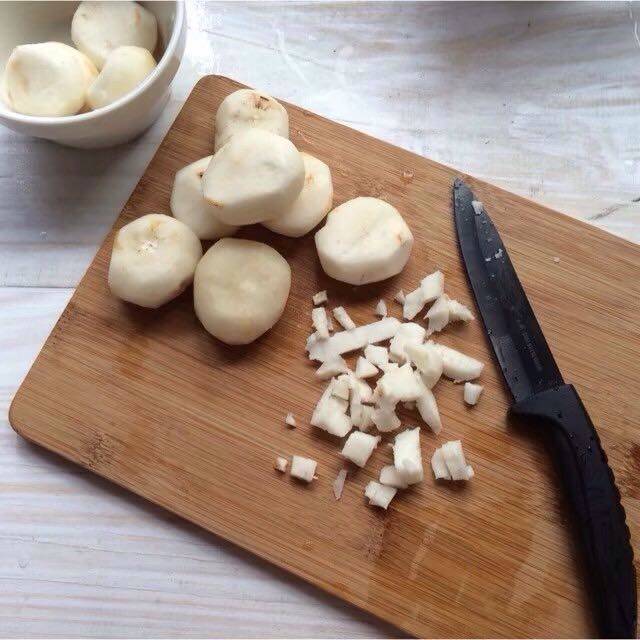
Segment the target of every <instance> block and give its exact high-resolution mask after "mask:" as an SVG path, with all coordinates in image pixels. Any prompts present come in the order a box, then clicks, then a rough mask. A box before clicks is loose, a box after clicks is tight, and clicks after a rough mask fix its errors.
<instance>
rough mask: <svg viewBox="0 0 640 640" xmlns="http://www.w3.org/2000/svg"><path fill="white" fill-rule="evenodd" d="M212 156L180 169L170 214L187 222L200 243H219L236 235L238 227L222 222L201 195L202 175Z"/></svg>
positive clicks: (175, 183) (177, 174)
mask: <svg viewBox="0 0 640 640" xmlns="http://www.w3.org/2000/svg"><path fill="white" fill-rule="evenodd" d="M212 157H213V156H207V157H206V158H201V159H200V160H196V161H195V162H192V163H191V164H190V165H187V166H186V167H184V168H183V169H180V171H178V172H177V173H176V177H175V179H174V181H173V191H172V192H171V213H173V215H174V217H175V218H177V219H178V220H180V221H181V222H184V223H185V224H186V225H187V226H188V227H190V228H191V229H192V231H193V232H194V233H195V234H196V235H197V236H198V238H200V239H201V240H216V239H218V238H224V237H226V236H231V235H233V234H234V233H235V232H236V231H237V229H238V227H231V226H229V225H227V224H224V223H223V222H220V221H219V220H218V219H217V218H216V217H215V215H214V211H215V207H213V206H212V205H210V204H209V203H208V202H207V201H206V200H205V199H204V196H203V195H202V174H203V173H204V172H205V170H206V168H207V167H208V166H209V162H210V161H211V158H212Z"/></svg>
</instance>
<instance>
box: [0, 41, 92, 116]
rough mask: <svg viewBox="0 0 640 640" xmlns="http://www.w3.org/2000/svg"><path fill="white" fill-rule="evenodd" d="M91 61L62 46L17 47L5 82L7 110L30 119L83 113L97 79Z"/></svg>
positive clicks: (4, 90) (71, 48)
mask: <svg viewBox="0 0 640 640" xmlns="http://www.w3.org/2000/svg"><path fill="white" fill-rule="evenodd" d="M97 73H98V72H97V70H96V68H95V67H94V65H93V63H92V62H91V60H89V59H88V58H87V57H86V56H85V55H84V54H82V53H80V52H79V51H76V49H74V48H73V47H70V46H68V45H66V44H62V43H61V42H41V43H39V44H24V45H21V46H19V47H16V48H15V49H14V50H13V51H12V52H11V56H9V60H8V61H7V65H6V68H5V73H4V78H3V84H4V87H3V98H4V100H5V102H7V106H9V107H10V108H11V109H13V110H14V111H16V112H18V113H23V114H25V115H29V116H71V115H74V114H76V113H78V111H80V110H81V109H82V107H83V106H84V102H85V96H86V93H87V87H88V86H89V84H90V83H91V82H92V81H93V79H94V78H95V77H96V75H97Z"/></svg>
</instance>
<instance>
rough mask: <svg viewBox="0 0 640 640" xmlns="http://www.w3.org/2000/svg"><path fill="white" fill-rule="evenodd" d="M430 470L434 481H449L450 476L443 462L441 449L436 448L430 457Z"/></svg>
mask: <svg viewBox="0 0 640 640" xmlns="http://www.w3.org/2000/svg"><path fill="white" fill-rule="evenodd" d="M431 468H432V469H433V475H434V476H435V479H436V480H451V474H450V473H449V469H447V463H446V462H445V461H444V455H443V454H442V449H441V448H438V449H436V450H435V451H434V452H433V455H432V456H431Z"/></svg>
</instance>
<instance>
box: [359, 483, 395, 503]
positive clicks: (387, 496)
mask: <svg viewBox="0 0 640 640" xmlns="http://www.w3.org/2000/svg"><path fill="white" fill-rule="evenodd" d="M397 492H398V490H397V489H396V488H395V487H388V486H386V485H383V484H380V483H379V482H376V481H375V480H371V482H369V484H368V485H367V486H366V488H365V490H364V495H365V497H366V498H367V499H368V500H369V504H370V505H372V506H374V507H382V508H383V509H386V508H387V507H388V506H389V503H390V502H391V500H393V497H394V496H395V495H396V493H397Z"/></svg>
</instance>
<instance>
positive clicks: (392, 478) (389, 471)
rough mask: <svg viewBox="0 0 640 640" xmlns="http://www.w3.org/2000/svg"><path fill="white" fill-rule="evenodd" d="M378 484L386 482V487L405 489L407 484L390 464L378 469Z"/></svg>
mask: <svg viewBox="0 0 640 640" xmlns="http://www.w3.org/2000/svg"><path fill="white" fill-rule="evenodd" d="M380 484H386V485H387V486H388V487H395V488H396V489H406V488H407V487H408V486H409V485H408V484H407V483H406V482H405V480H404V478H403V477H402V476H401V475H400V474H399V473H398V470H397V469H396V468H395V467H394V466H393V465H392V464H388V465H386V466H385V467H382V469H381V470H380Z"/></svg>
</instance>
